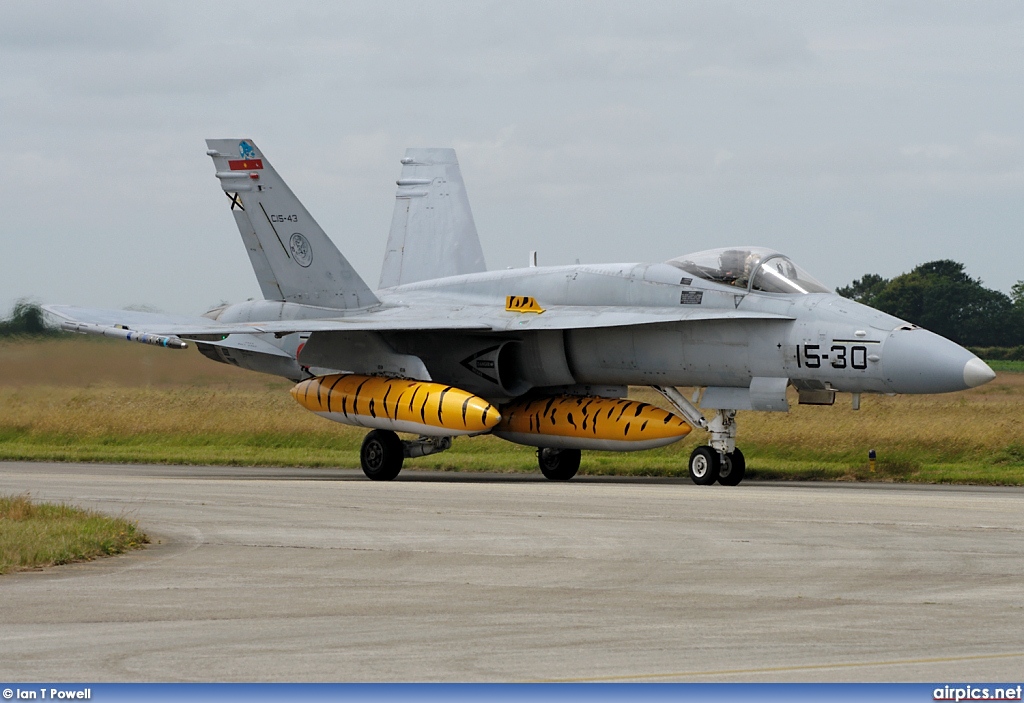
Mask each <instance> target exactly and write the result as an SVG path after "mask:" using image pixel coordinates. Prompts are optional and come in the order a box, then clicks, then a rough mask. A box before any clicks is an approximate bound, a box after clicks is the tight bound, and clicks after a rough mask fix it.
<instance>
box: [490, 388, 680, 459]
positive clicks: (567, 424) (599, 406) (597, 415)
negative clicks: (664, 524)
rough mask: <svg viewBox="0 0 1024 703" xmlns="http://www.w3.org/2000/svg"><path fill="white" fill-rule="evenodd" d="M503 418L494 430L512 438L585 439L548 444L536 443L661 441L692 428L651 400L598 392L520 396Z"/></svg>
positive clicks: (598, 445)
mask: <svg viewBox="0 0 1024 703" xmlns="http://www.w3.org/2000/svg"><path fill="white" fill-rule="evenodd" d="M501 417H502V419H501V422H500V423H498V425H497V427H495V428H494V433H495V434H497V435H498V436H506V435H510V436H511V437H515V439H514V440H513V441H523V440H522V437H524V436H528V435H534V436H538V435H539V436H541V437H551V438H565V439H569V440H580V441H578V442H570V443H568V444H566V443H565V442H562V443H556V444H549V445H545V444H543V440H542V439H539V438H538V440H537V441H536V443H535V444H536V445H537V446H577V447H581V448H591V447H592V448H603V447H607V446H609V445H612V446H613V445H614V444H615V443H623V444H637V445H644V446H645V447H646V446H658V445H664V444H670V443H671V442H675V441H677V440H680V439H682V438H683V437H685V436H686V435H687V434H689V433H690V430H691V429H692V428H691V427H690V425H689V424H688V423H687V422H686V421H685V420H683V419H682V418H681V417H679V416H677V415H675V414H673V413H670V412H668V411H667V410H662V409H661V408H659V407H656V406H654V405H650V404H649V403H641V402H638V401H635V400H628V399H625V398H600V397H595V396H552V397H549V398H535V399H531V400H517V401H513V402H512V403H509V404H507V405H504V406H502V408H501ZM533 443H534V442H531V444H533ZM637 448H640V447H639V446H638V447H637ZM622 449H627V447H625V446H623V447H622Z"/></svg>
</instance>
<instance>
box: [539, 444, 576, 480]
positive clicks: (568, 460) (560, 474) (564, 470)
mask: <svg viewBox="0 0 1024 703" xmlns="http://www.w3.org/2000/svg"><path fill="white" fill-rule="evenodd" d="M537 463H538V464H540V472H541V473H542V474H544V478H548V479H551V480H552V481H568V480H569V479H570V478H572V477H573V476H575V475H576V472H577V471H579V470H580V450H579V449H551V448H550V447H542V448H540V449H538V450H537Z"/></svg>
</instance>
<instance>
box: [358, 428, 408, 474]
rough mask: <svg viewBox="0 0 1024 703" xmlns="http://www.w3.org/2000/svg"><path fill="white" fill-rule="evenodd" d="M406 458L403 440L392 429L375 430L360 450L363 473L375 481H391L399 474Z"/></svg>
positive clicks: (364, 441) (367, 437)
mask: <svg viewBox="0 0 1024 703" xmlns="http://www.w3.org/2000/svg"><path fill="white" fill-rule="evenodd" d="M404 460H405V453H404V451H403V450H402V440H400V439H399V438H398V435H397V434H395V433H394V432H392V431H391V430H373V431H372V432H370V433H369V434H368V435H366V438H365V439H363V446H362V447H361V448H360V450H359V463H360V464H362V466H363V473H364V474H366V477H367V478H369V479H372V480H374V481H390V480H391V479H393V478H395V476H398V473H399V472H400V471H401V470H402V461H404Z"/></svg>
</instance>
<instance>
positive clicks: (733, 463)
mask: <svg viewBox="0 0 1024 703" xmlns="http://www.w3.org/2000/svg"><path fill="white" fill-rule="evenodd" d="M725 456H726V458H727V459H728V461H724V462H722V468H721V469H719V471H718V482H719V483H720V484H722V485H723V486H738V485H740V481H742V480H743V476H744V475H745V474H746V473H747V460H746V459H744V458H743V452H741V451H740V450H739V448H738V447H737V448H736V449H734V450H733V451H732V453H731V454H726V455H725Z"/></svg>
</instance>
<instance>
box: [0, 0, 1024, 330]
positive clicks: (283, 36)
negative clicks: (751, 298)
mask: <svg viewBox="0 0 1024 703" xmlns="http://www.w3.org/2000/svg"><path fill="white" fill-rule="evenodd" d="M1022 79H1024V4H1022V3H1019V2H1015V1H1009V2H961V3H944V2H939V1H938V0H922V1H921V2H904V3H899V2H886V3H870V2H869V3H860V2H858V3H849V2H835V3H824V2H816V1H815V2H774V3H750V2H707V3H702V2H690V3H683V2H678V1H675V0H673V1H672V2H663V3H658V2H643V3H625V2H621V0H620V1H619V2H575V3H571V2H551V1H550V0H546V1H545V2H536V3H529V2H507V1H503V2H430V3H422V2H402V3H385V2H380V1H379V0H375V1H373V2H351V1H350V2H345V3H328V2H316V3H314V2H288V3H281V2H259V1H257V0H246V2H218V3H208V2H195V3H190V2H180V1H176V2H173V3H171V2H161V3H143V2H124V3H121V2H86V1H83V0H74V1H70V0H69V1H67V2H45V1H40V0H31V1H26V2H7V1H5V0H0V315H2V314H4V313H3V311H6V310H9V309H10V306H11V304H12V303H13V302H14V300H16V299H18V298H21V297H30V298H32V299H35V300H37V301H39V302H58V303H70V304H82V305H94V306H102V307H123V306H126V305H150V306H154V307H156V308H159V309H161V310H165V311H168V312H178V313H198V312H202V311H203V310H205V309H207V308H208V307H210V306H212V305H214V304H216V303H218V302H220V301H239V300H244V299H246V298H249V297H258V296H259V288H258V286H257V284H256V280H255V277H254V276H253V273H252V270H251V269H250V267H249V262H248V258H247V256H246V254H245V251H244V249H243V247H242V243H241V240H240V238H239V235H238V232H237V230H236V229H235V225H234V221H233V220H232V218H231V216H230V214H229V209H228V202H227V199H226V198H225V197H224V194H223V193H222V192H221V189H220V187H219V185H218V182H217V180H216V179H215V178H214V175H213V173H214V169H213V165H212V162H211V161H210V159H209V158H208V157H207V156H206V155H205V153H204V152H205V150H206V147H205V144H204V141H203V140H204V139H205V138H207V137H231V138H235V137H246V138H251V139H253V140H254V141H255V142H256V143H257V144H258V145H259V146H260V148H261V149H262V150H263V151H264V153H265V154H266V156H267V157H268V159H269V160H270V161H272V162H273V163H274V165H275V167H276V168H277V170H278V171H279V172H280V173H281V175H282V176H283V177H284V178H285V180H286V181H288V183H289V185H290V186H291V187H292V189H293V190H294V191H295V193H296V194H297V195H298V197H299V198H300V199H301V200H302V201H303V203H304V204H305V205H306V207H307V208H308V209H309V210H310V212H311V213H312V214H313V216H314V217H316V218H317V220H318V221H319V222H320V224H321V225H322V226H323V228H324V229H325V230H326V231H327V232H328V234H329V235H330V236H331V237H332V238H333V239H334V241H335V243H336V244H337V245H338V247H339V248H340V249H341V251H342V252H343V253H344V254H345V256H346V257H348V259H349V260H350V261H351V262H352V263H353V265H354V266H355V267H356V269H357V270H358V271H359V272H360V273H361V274H362V275H363V277H364V278H365V279H366V280H367V282H368V283H369V284H370V285H371V287H375V285H376V282H377V279H378V276H379V273H380V265H381V261H382V259H383V254H384V244H385V242H386V239H387V232H388V228H389V225H390V221H391V211H392V207H393V205H394V191H395V179H396V178H397V176H398V174H399V171H400V164H399V159H400V158H401V157H402V155H403V153H404V150H405V148H406V147H410V146H412V147H442V146H453V147H455V149H456V150H457V152H458V156H459V160H460V162H461V164H462V172H463V177H464V178H465V181H466V186H467V190H468V192H469V197H470V202H471V203H472V206H473V213H474V216H475V219H476V223H477V229H478V230H479V232H480V237H481V241H482V244H483V249H484V253H485V255H486V257H487V263H488V265H489V267H490V268H504V267H507V266H522V265H525V264H526V261H527V256H528V252H529V250H531V249H537V250H539V252H540V263H541V264H542V265H544V264H566V263H573V262H574V261H575V260H576V259H580V260H581V261H582V262H583V263H596V262H604V261H663V260H666V259H669V258H671V257H675V256H680V255H682V254H686V253H689V252H693V251H698V250H701V249H708V248H712V247H719V246H726V245H730V244H759V245H763V246H768V247H772V248H775V249H779V250H782V251H784V252H786V253H788V254H790V255H791V256H792V257H793V258H794V259H796V260H797V261H798V262H799V263H801V264H802V265H803V266H804V267H805V268H807V269H808V270H809V271H810V272H811V273H813V274H814V275H816V276H817V277H818V278H820V279H821V280H822V281H823V282H825V283H826V284H828V285H830V286H839V285H844V284H846V283H849V282H850V281H851V280H852V279H854V278H857V277H860V276H861V275H863V274H864V273H869V272H873V273H880V274H882V275H884V276H887V277H888V276H894V275H897V274H899V273H902V272H904V271H907V270H909V269H911V268H912V267H913V266H915V265H917V264H919V263H922V262H925V261H930V260H934V259H940V258H950V259H955V260H957V261H960V262H963V263H964V264H966V266H967V270H968V272H969V273H970V274H971V275H973V276H975V277H980V278H981V279H983V281H984V283H985V284H986V285H988V286H990V287H993V288H997V289H1000V290H1003V291H1008V290H1009V288H1010V286H1011V285H1012V284H1013V283H1014V282H1015V281H1016V280H1018V279H1022V278H1024V263H1022V261H1024V237H1022V235H1024V80H1022Z"/></svg>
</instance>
